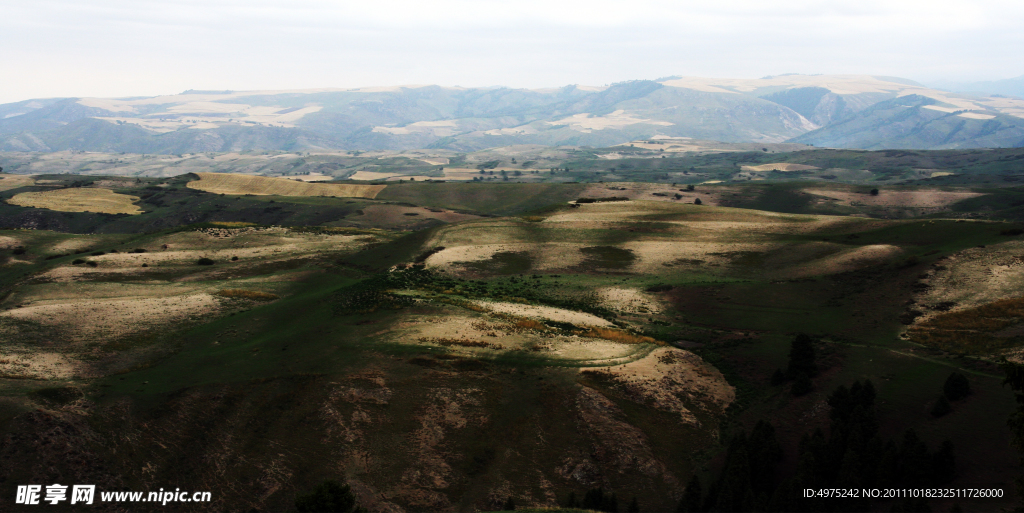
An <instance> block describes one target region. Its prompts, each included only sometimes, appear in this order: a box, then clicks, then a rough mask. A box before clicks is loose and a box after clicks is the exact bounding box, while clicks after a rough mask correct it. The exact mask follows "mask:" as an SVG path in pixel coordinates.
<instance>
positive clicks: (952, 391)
mask: <svg viewBox="0 0 1024 513" xmlns="http://www.w3.org/2000/svg"><path fill="white" fill-rule="evenodd" d="M942 394H943V395H944V396H945V397H946V399H949V400H950V401H959V400H960V399H963V398H964V397H967V396H969V395H971V383H970V382H969V381H967V376H964V375H963V374H960V373H959V372H954V373H952V374H950V375H949V377H948V378H946V383H945V384H943V385H942Z"/></svg>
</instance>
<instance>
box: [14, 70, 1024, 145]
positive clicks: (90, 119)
mask: <svg viewBox="0 0 1024 513" xmlns="http://www.w3.org/2000/svg"><path fill="white" fill-rule="evenodd" d="M0 116H2V119H0V151H44V152H47V151H61V150H81V151H104V152H111V153H116V152H131V153H162V154H180V153H192V152H201V151H217V152H223V151H244V150H253V149H258V150H287V151H303V150H304V151H310V150H317V149H354V150H402V149H411V148H434V149H449V150H456V151H476V150H481V149H486V148H493V147H500V146H509V145H515V144H536V145H544V146H594V147H600V146H611V145H615V144H621V143H625V142H629V141H633V140H638V139H649V138H656V137H676V138H679V137H687V138H693V139H701V140H715V141H724V142H757V143H780V142H785V141H794V142H807V143H811V144H815V145H824V146H833V147H842V148H872V149H877V148H914V149H943V148H976V147H993V146H997V147H1016V146H1021V145H1022V144H1024V125H1022V123H1024V122H1022V121H1021V120H1022V117H1024V100H1021V99H1018V98H1012V97H1004V96H969V95H964V94H954V93H949V92H945V91H940V90H936V89H929V88H927V87H925V86H923V85H921V84H918V83H916V82H912V81H909V80H905V79H900V78H894V77H875V76H860V75H781V76H775V77H764V78H761V79H712V78H695V77H666V78H662V79H658V80H636V81H630V82H623V83H618V84H613V85H610V86H603V87H589V86H578V85H570V86H566V87H562V88H557V89H537V90H528V89H511V88H504V87H490V88H460V87H441V86H436V85H429V86H404V87H381V88H362V89H316V90H297V91H249V92H238V91H193V90H190V91H185V92H183V93H181V94H177V95H167V96H158V97H146V98H121V99H110V98H63V99H47V100H30V101H23V102H18V103H12V104H6V105H0Z"/></svg>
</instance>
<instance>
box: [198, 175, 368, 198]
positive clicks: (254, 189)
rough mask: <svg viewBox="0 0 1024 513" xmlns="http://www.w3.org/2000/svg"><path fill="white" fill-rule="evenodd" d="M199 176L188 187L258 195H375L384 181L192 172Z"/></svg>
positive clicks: (356, 196)
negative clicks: (325, 180)
mask: <svg viewBox="0 0 1024 513" xmlns="http://www.w3.org/2000/svg"><path fill="white" fill-rule="evenodd" d="M195 174H196V175H197V176H199V180H194V181H191V182H189V183H188V187H189V188H191V189H197V190H200V191H204V192H210V193H213V194H254V195H259V196H332V197H336V198H368V199H373V198H375V197H377V194H378V193H380V191H382V190H384V187H387V186H386V185H350V184H323V183H306V182H302V181H296V180H288V179H285V178H268V177H264V176H250V175H237V174H229V173H195Z"/></svg>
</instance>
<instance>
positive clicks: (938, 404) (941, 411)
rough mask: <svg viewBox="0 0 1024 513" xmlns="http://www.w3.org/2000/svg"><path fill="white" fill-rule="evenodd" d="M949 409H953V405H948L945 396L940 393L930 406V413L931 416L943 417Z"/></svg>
mask: <svg viewBox="0 0 1024 513" xmlns="http://www.w3.org/2000/svg"><path fill="white" fill-rule="evenodd" d="M951 411H953V407H952V406H950V405H949V401H948V400H947V399H946V396H944V395H940V396H939V399H938V400H936V401H935V404H934V405H933V406H932V410H931V414H932V417H943V416H945V415H946V414H948V413H949V412H951Z"/></svg>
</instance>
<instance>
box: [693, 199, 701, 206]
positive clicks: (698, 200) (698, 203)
mask: <svg viewBox="0 0 1024 513" xmlns="http://www.w3.org/2000/svg"><path fill="white" fill-rule="evenodd" d="M701 203H703V202H702V201H701V200H700V198H697V199H695V200H693V204H694V205H700V204H701Z"/></svg>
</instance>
